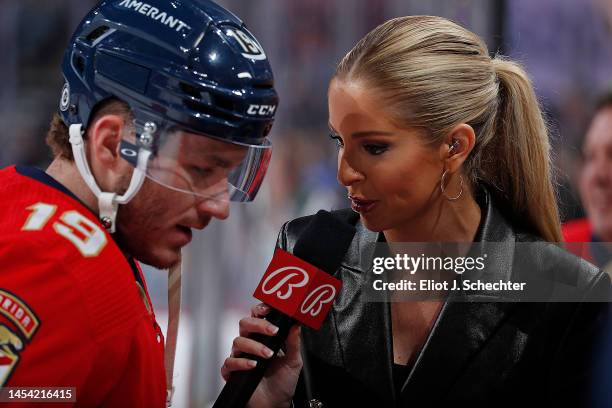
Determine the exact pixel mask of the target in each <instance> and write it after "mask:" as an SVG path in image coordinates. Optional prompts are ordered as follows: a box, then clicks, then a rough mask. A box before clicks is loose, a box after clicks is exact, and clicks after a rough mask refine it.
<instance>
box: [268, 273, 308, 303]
mask: <svg viewBox="0 0 612 408" xmlns="http://www.w3.org/2000/svg"><path fill="white" fill-rule="evenodd" d="M286 271H295V272H287V274H286V275H285V276H284V277H283V278H282V279H281V280H279V281H278V282H277V283H276V285H274V286H272V287H271V288H267V286H268V283H270V281H271V280H272V279H273V278H274V277H275V276H277V275H278V274H280V273H283V272H286ZM299 276H301V281H299V282H297V283H291V282H290V280H292V279H293V278H295V277H299ZM309 280H310V278H309V277H308V273H307V272H306V271H305V270H304V269H302V268H298V267H297V266H285V267H283V268H279V269H277V270H275V271H274V272H272V273H271V274H270V275H268V277H267V278H266V280H264V282H263V284H262V285H261V291H262V292H263V293H264V294H266V295H269V294H271V293H273V292H276V297H277V298H279V299H282V300H286V299H288V298H290V297H291V295H292V294H293V288H301V287H302V286H306V285H307V284H308V281H309ZM285 286H286V287H287V292H286V293H284V294H282V290H283V289H284V287H285Z"/></svg>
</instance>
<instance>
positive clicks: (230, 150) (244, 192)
mask: <svg viewBox="0 0 612 408" xmlns="http://www.w3.org/2000/svg"><path fill="white" fill-rule="evenodd" d="M155 139H156V140H158V144H157V147H156V149H155V150H156V151H155V153H154V154H153V155H152V156H151V158H150V159H149V162H148V163H147V168H146V176H147V177H148V178H150V179H151V180H153V181H155V182H156V183H158V184H161V185H162V186H164V187H167V188H169V189H171V190H174V191H177V192H182V193H186V194H191V195H194V196H197V197H201V198H204V199H213V200H219V201H239V202H244V201H252V200H253V199H254V198H255V196H256V195H257V192H258V191H259V188H260V186H261V184H262V182H263V179H264V176H265V174H266V170H267V168H268V164H269V162H270V158H271V156H272V144H271V143H270V141H269V140H268V139H265V143H264V144H263V145H261V146H251V145H241V144H236V143H229V142H225V141H221V140H219V139H215V138H213V137H207V136H203V135H199V134H194V133H188V132H186V131H182V130H167V131H162V130H159V131H157V132H156V133H155ZM141 140H142V139H141ZM129 146H130V143H129V142H127V141H124V142H123V143H122V149H121V153H122V156H123V157H124V158H125V159H126V160H128V161H129V162H130V163H132V164H133V165H136V156H137V151H138V150H137V149H138V148H134V145H131V146H132V148H131V149H130V148H129ZM134 153H136V154H134Z"/></svg>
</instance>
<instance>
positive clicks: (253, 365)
mask: <svg viewBox="0 0 612 408" xmlns="http://www.w3.org/2000/svg"><path fill="white" fill-rule="evenodd" d="M247 364H248V365H249V367H255V366H256V365H257V361H255V360H249V361H247Z"/></svg>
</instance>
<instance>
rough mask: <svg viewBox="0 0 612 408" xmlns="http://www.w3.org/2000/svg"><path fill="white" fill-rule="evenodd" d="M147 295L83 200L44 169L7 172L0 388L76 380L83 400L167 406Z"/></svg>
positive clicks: (0, 253)
mask: <svg viewBox="0 0 612 408" xmlns="http://www.w3.org/2000/svg"><path fill="white" fill-rule="evenodd" d="M136 269H137V268H136ZM135 274H136V275H135ZM139 280H140V281H141V283H142V285H140V284H138V281H139ZM148 301H149V299H148V294H147V292H146V286H145V285H144V280H143V279H142V275H141V274H140V271H139V270H136V271H135V270H134V268H132V266H130V263H129V262H128V260H127V259H126V257H125V256H124V255H123V253H122V252H121V250H120V249H119V248H118V246H117V245H116V244H115V242H114V241H113V238H112V237H111V236H110V235H109V234H108V233H107V232H106V231H105V230H104V228H103V227H102V225H101V224H100V223H99V221H98V219H97V217H96V216H95V215H94V214H93V213H92V212H91V211H90V210H89V209H88V208H86V207H85V206H84V205H83V204H82V203H81V202H80V201H79V200H78V199H77V198H76V197H74V196H73V195H72V194H71V193H70V192H69V191H68V190H66V189H65V188H64V187H63V186H62V185H60V184H59V183H57V182H56V181H55V180H54V179H52V178H51V177H50V176H48V175H47V174H46V173H44V172H42V171H40V170H37V169H33V168H27V167H19V166H18V167H9V168H5V169H3V170H0V386H2V387H26V386H27V387H74V388H75V389H76V406H82V407H94V406H95V407H98V406H102V407H163V406H165V400H166V395H165V394H166V391H165V372H164V359H163V347H164V340H163V336H162V332H161V330H160V328H159V326H158V325H157V323H156V321H155V316H154V314H153V312H152V309H150V310H149V308H148V307H147V306H146V304H145V303H146V302H148ZM67 405H70V404H67ZM10 406H12V407H18V406H31V403H23V404H19V403H16V404H10Z"/></svg>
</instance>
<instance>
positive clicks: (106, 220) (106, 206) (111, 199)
mask: <svg viewBox="0 0 612 408" xmlns="http://www.w3.org/2000/svg"><path fill="white" fill-rule="evenodd" d="M82 129H83V125H82V124H77V125H70V129H69V132H70V144H71V145H72V155H73V156H74V162H75V163H76V165H77V168H78V169H79V173H81V177H83V180H85V184H87V186H88V187H89V188H90V190H91V191H92V192H93V193H94V195H95V196H96V197H97V198H98V207H99V209H100V220H101V221H102V224H103V225H104V227H105V228H106V229H107V230H108V232H109V233H111V234H112V233H114V232H115V220H116V218H117V209H118V208H119V204H127V203H128V202H129V201H130V200H131V199H132V198H134V196H135V195H136V193H137V192H138V190H140V187H141V186H142V183H143V182H144V179H145V173H146V170H147V163H148V161H149V157H150V156H151V152H150V151H149V150H147V149H144V148H141V149H139V151H138V164H137V166H136V168H135V169H134V172H133V173H132V179H131V180H130V185H129V187H128V189H127V191H126V192H125V193H124V194H123V195H121V196H119V195H117V193H111V192H104V191H102V190H100V187H98V183H97V182H96V179H95V178H94V176H93V174H92V173H91V170H90V169H89V164H88V163H87V155H86V154H85V144H84V143H83V130H82Z"/></svg>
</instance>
